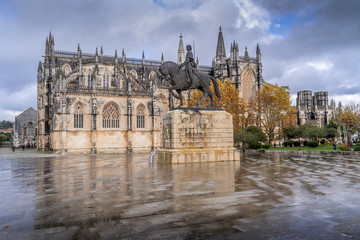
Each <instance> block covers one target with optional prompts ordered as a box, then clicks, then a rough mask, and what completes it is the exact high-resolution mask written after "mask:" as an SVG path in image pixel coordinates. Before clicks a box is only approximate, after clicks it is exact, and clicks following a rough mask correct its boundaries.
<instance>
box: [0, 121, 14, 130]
mask: <svg viewBox="0 0 360 240" xmlns="http://www.w3.org/2000/svg"><path fill="white" fill-rule="evenodd" d="M12 126H13V122H11V121H6V120H2V121H1V122H0V129H8V128H12Z"/></svg>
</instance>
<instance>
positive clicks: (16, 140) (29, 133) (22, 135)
mask: <svg viewBox="0 0 360 240" xmlns="http://www.w3.org/2000/svg"><path fill="white" fill-rule="evenodd" d="M36 138H37V112H36V110H35V109H33V108H29V109H27V110H26V111H24V112H23V113H21V114H20V115H18V116H16V117H15V122H14V126H13V130H12V133H11V146H14V147H21V146H25V147H36Z"/></svg>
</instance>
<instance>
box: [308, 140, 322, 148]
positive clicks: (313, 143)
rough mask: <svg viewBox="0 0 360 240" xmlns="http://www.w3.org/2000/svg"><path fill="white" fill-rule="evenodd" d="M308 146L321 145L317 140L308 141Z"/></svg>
mask: <svg viewBox="0 0 360 240" xmlns="http://www.w3.org/2000/svg"><path fill="white" fill-rule="evenodd" d="M306 146H308V147H311V148H316V147H317V146H319V143H318V142H317V141H308V142H307V143H306Z"/></svg>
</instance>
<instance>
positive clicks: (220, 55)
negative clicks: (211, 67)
mask: <svg viewBox="0 0 360 240" xmlns="http://www.w3.org/2000/svg"><path fill="white" fill-rule="evenodd" d="M225 59H226V53H225V44H224V37H223V34H222V32H221V27H219V36H218V42H217V47H216V61H217V62H223V61H225Z"/></svg>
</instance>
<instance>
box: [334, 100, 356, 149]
mask: <svg viewBox="0 0 360 240" xmlns="http://www.w3.org/2000/svg"><path fill="white" fill-rule="evenodd" d="M335 124H336V125H337V126H338V130H340V128H342V130H343V133H344V140H345V142H346V143H351V134H352V131H353V130H354V128H356V127H358V126H359V124H360V110H359V106H356V105H349V106H345V107H343V108H340V109H339V110H338V111H337V113H336V119H335ZM340 133H341V132H340ZM340 136H341V134H340Z"/></svg>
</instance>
